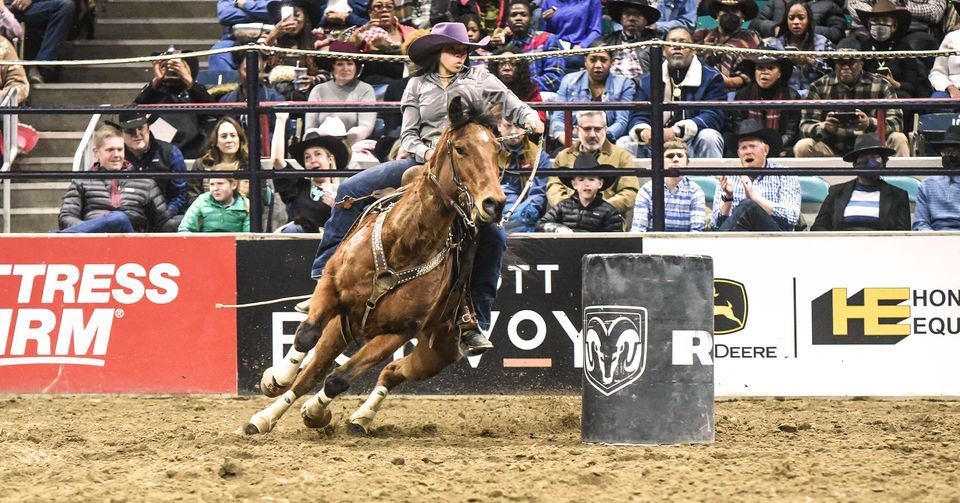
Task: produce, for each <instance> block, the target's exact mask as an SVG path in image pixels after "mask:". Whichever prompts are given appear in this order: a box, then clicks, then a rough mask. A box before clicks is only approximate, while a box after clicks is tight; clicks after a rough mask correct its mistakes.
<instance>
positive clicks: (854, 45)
mask: <svg viewBox="0 0 960 503" xmlns="http://www.w3.org/2000/svg"><path fill="white" fill-rule="evenodd" d="M836 49H837V52H859V51H861V50H862V49H863V47H862V46H861V45H860V41H859V40H857V39H856V37H847V38H845V39H843V40H841V41H839V42H837V47H836ZM842 59H863V56H859V55H857V56H850V58H843V57H837V58H834V60H833V64H834V65H835V64H837V61H840V60H842Z"/></svg>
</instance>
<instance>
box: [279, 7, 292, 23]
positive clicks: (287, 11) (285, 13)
mask: <svg viewBox="0 0 960 503" xmlns="http://www.w3.org/2000/svg"><path fill="white" fill-rule="evenodd" d="M292 15H293V6H292V5H284V6H283V7H280V20H281V21H282V20H284V19H287V18H288V17H290V16H292Z"/></svg>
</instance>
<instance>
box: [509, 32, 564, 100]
mask: <svg viewBox="0 0 960 503" xmlns="http://www.w3.org/2000/svg"><path fill="white" fill-rule="evenodd" d="M512 42H513V43H516V44H517V45H522V46H523V52H525V53H526V52H550V51H562V50H563V46H561V45H560V39H559V38H557V36H556V35H553V34H550V33H547V32H545V31H536V30H530V34H529V35H527V38H525V39H522V40H520V39H514V40H513V41H512ZM565 73H566V64H565V63H564V60H563V58H560V57H553V58H541V59H537V60H534V61H531V62H530V76H531V77H533V81H534V82H536V83H537V85H538V86H540V90H541V91H546V92H556V91H557V89H559V88H560V80H561V79H563V75H564V74H565Z"/></svg>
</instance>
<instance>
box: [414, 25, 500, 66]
mask: <svg viewBox="0 0 960 503" xmlns="http://www.w3.org/2000/svg"><path fill="white" fill-rule="evenodd" d="M489 42H490V37H484V38H483V39H481V40H480V41H479V42H477V43H473V42H470V39H469V38H468V37H467V27H466V26H464V25H463V23H437V24H436V25H434V27H433V29H432V30H430V34H429V35H424V36H422V37H420V38H418V39H416V40H414V41H413V43H412V44H410V47H409V48H408V49H407V52H408V55H409V56H410V59H411V60H413V62H414V63H416V64H418V65H420V66H423V64H424V63H426V61H427V59H429V57H430V55H431V54H433V53H434V52H436V51H439V50H440V49H443V48H444V47H450V46H453V45H465V46H467V47H483V46H485V45H487V44H488V43H489Z"/></svg>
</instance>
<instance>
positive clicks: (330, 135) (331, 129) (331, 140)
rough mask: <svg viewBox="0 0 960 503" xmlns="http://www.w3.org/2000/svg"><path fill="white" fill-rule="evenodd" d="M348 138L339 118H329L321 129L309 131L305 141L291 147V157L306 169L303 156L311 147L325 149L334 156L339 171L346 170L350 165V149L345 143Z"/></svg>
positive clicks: (304, 136)
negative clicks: (344, 140)
mask: <svg viewBox="0 0 960 503" xmlns="http://www.w3.org/2000/svg"><path fill="white" fill-rule="evenodd" d="M346 136H347V129H346V127H344V125H343V121H341V120H340V119H339V118H337V117H327V119H326V120H325V121H323V124H320V126H319V127H316V128H313V129H308V130H307V132H306V133H304V135H303V141H301V142H300V143H296V144H294V145H292V146H291V147H290V155H292V156H293V158H294V159H296V160H297V162H299V163H300V165H301V166H303V167H304V168H305V167H306V165H305V164H304V162H303V154H304V153H305V152H306V151H307V149H308V148H310V147H323V148H325V149H327V151H328V152H330V153H331V154H333V159H334V162H336V164H337V169H346V167H347V164H349V163H350V149H349V148H347V145H346V144H345V143H344V142H343V139H344V138H346Z"/></svg>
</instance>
